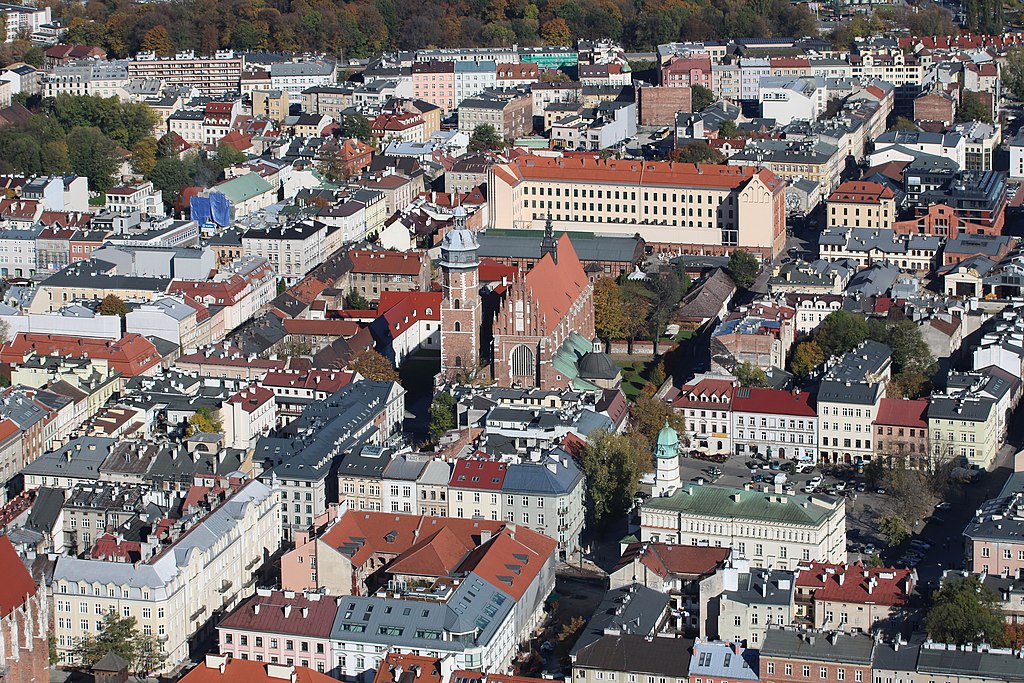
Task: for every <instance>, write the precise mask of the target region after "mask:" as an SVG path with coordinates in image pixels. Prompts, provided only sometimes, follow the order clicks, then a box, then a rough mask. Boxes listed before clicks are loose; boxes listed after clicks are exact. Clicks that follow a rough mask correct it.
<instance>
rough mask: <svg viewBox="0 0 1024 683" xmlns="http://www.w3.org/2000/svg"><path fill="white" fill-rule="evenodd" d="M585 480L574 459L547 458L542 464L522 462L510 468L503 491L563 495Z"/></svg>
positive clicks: (506, 473) (503, 484) (502, 486)
mask: <svg viewBox="0 0 1024 683" xmlns="http://www.w3.org/2000/svg"><path fill="white" fill-rule="evenodd" d="M582 479H583V472H581V471H580V468H579V467H578V466H577V465H576V461H575V460H573V459H572V458H568V457H565V458H562V459H561V460H559V459H558V458H552V457H550V456H548V457H545V458H544V459H543V460H542V461H540V462H521V463H514V464H511V465H509V466H508V468H507V469H506V471H505V480H504V481H503V482H502V484H501V490H502V491H503V492H507V493H534V494H547V495H562V494H566V493H569V492H570V491H572V490H573V489H574V488H576V486H577V485H578V484H579V482H580V481H581V480H582Z"/></svg>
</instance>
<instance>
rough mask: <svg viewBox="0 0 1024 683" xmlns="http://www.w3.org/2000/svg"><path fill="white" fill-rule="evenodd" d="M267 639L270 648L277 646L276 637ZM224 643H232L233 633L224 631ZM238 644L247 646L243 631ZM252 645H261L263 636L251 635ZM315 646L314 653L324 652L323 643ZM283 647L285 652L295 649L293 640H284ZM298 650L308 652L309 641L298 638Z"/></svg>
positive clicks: (247, 642) (246, 637)
mask: <svg viewBox="0 0 1024 683" xmlns="http://www.w3.org/2000/svg"><path fill="white" fill-rule="evenodd" d="M267 641H268V642H269V644H270V645H269V646H270V647H271V648H277V647H278V639H277V638H268V639H267ZM224 643H225V644H227V645H231V644H233V643H234V634H232V633H225V634H224ZM238 644H239V645H246V646H247V645H248V644H249V636H248V635H246V634H244V633H243V634H240V635H239V636H238ZM253 647H263V637H262V636H254V637H253ZM315 647H316V653H317V654H318V655H322V654H324V652H325V651H324V644H323V643H316V646H315ZM284 649H285V651H286V652H291V651H293V650H295V641H294V640H291V639H286V640H285V641H284ZM299 652H309V641H308V640H300V641H299Z"/></svg>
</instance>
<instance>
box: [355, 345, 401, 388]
mask: <svg viewBox="0 0 1024 683" xmlns="http://www.w3.org/2000/svg"><path fill="white" fill-rule="evenodd" d="M348 369H349V370H353V371H355V372H358V373H359V374H360V375H362V376H363V377H365V378H366V379H372V380H378V381H381V382H397V381H398V379H399V377H398V370H395V366H393V365H392V364H391V361H389V360H388V359H387V358H385V357H384V356H382V355H381V354H380V353H378V352H376V351H374V350H373V349H366V350H365V351H360V352H359V353H357V354H356V355H355V356H353V357H352V360H350V361H349V363H348Z"/></svg>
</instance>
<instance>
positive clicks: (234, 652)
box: [217, 588, 338, 674]
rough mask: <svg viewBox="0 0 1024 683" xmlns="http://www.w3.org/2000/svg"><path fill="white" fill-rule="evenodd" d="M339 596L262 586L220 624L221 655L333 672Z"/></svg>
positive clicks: (218, 628) (327, 672)
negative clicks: (332, 661)
mask: <svg viewBox="0 0 1024 683" xmlns="http://www.w3.org/2000/svg"><path fill="white" fill-rule="evenodd" d="M337 614H338V603H337V598H335V597H332V596H328V595H322V594H320V593H296V592H293V591H274V590H269V589H263V588H259V589H257V590H256V593H255V594H254V595H253V596H251V597H250V598H248V599H247V600H245V601H244V602H243V603H242V604H241V605H239V606H238V607H237V608H235V610H234V611H232V612H231V614H229V615H228V616H227V617H225V618H224V620H223V621H221V622H220V624H219V625H218V626H217V635H218V641H219V643H220V653H221V654H222V655H231V656H232V657H234V658H236V659H248V660H254V661H257V662H268V663H271V664H282V665H286V666H287V665H295V666H304V667H307V668H310V669H313V670H314V671H319V672H320V673H326V674H330V673H331V668H332V665H331V628H332V627H333V626H334V618H335V617H336V616H337Z"/></svg>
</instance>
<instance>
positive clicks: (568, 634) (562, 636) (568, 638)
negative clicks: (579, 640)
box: [556, 614, 587, 644]
mask: <svg viewBox="0 0 1024 683" xmlns="http://www.w3.org/2000/svg"><path fill="white" fill-rule="evenodd" d="M586 625H587V620H586V619H584V618H583V617H581V616H580V615H578V614H577V615H576V616H574V617H573V618H572V619H570V620H569V622H568V623H566V624H563V625H562V630H561V631H559V632H558V636H557V637H556V638H557V640H558V642H559V643H565V644H568V643H571V642H573V641H575V640H576V636H577V635H579V632H580V631H582V630H583V627H584V626H586Z"/></svg>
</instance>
